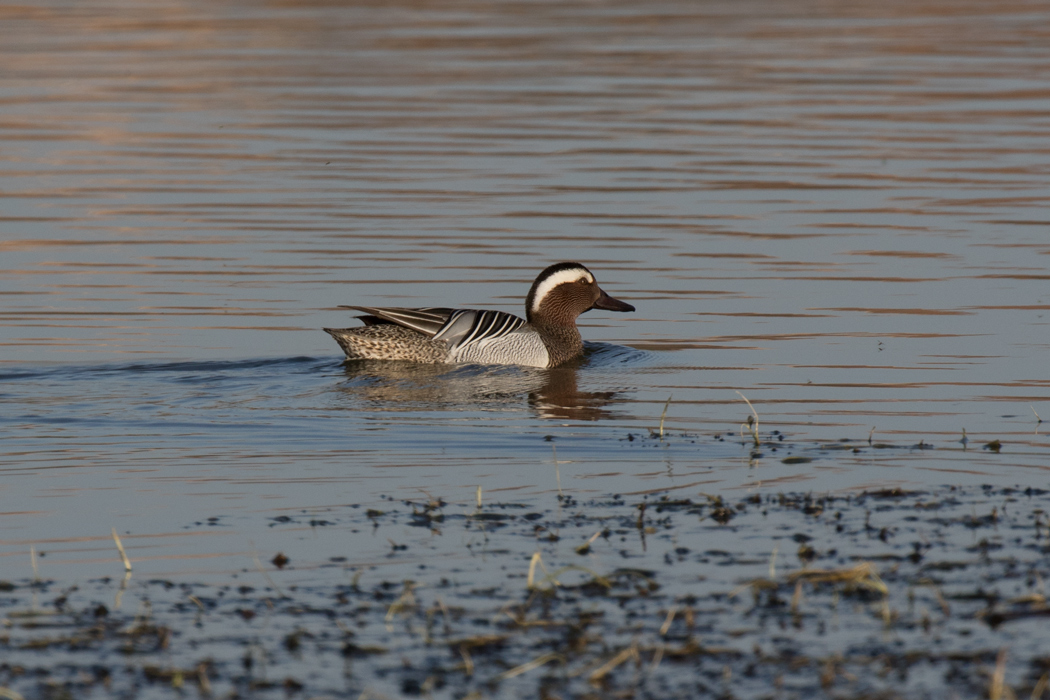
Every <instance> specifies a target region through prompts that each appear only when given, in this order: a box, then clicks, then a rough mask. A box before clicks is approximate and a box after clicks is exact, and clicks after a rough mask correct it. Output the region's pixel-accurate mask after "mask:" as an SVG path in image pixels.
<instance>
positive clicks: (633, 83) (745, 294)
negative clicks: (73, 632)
mask: <svg viewBox="0 0 1050 700" xmlns="http://www.w3.org/2000/svg"><path fill="white" fill-rule="evenodd" d="M0 18H2V21H0V65H3V66H4V70H3V80H2V81H0V103H2V105H3V108H2V110H0V149H2V151H3V153H4V158H3V163H2V164H0V299H2V303H0V512H2V517H0V557H3V561H4V562H5V566H4V573H3V577H5V578H11V579H19V578H25V577H30V576H31V575H32V571H31V569H30V557H29V552H28V550H29V546H30V545H33V546H34V547H35V548H36V549H37V550H41V549H43V550H46V556H45V558H43V559H41V560H40V561H39V562H38V564H39V565H40V566H41V567H42V569H43V571H44V574H45V575H46V576H50V577H56V578H59V579H62V580H66V579H70V578H75V579H78V580H79V579H83V578H84V577H92V576H106V575H115V570H117V571H119V564H118V563H117V561H118V560H117V559H116V556H115V552H114V551H113V547H112V545H111V540H110V535H109V533H110V528H116V529H117V531H119V532H120V533H123V534H124V535H125V537H126V542H127V544H128V547H129V549H130V550H131V553H132V558H133V560H135V562H136V564H135V566H136V572H137V574H138V572H142V575H143V576H146V577H148V576H152V575H155V576H163V577H170V578H179V577H185V578H188V579H193V580H208V581H219V580H223V579H224V577H226V576H228V575H229V574H230V572H233V571H238V570H240V569H241V568H242V567H244V566H251V565H252V564H251V559H252V556H254V555H253V553H254V552H257V551H266V552H269V551H270V550H275V549H278V548H280V547H282V546H287V544H288V543H287V542H284V541H282V540H281V539H280V536H279V535H276V534H274V533H273V532H272V531H271V530H269V529H267V528H265V527H262V526H260V523H265V522H267V521H266V520H265V518H268V517H275V515H276V514H280V513H292V512H294V513H301V512H303V511H304V510H305V511H307V512H324V510H325V509H326V508H328V507H336V506H339V507H342V506H346V505H347V504H357V505H361V506H365V507H367V506H369V505H370V504H371V505H374V504H376V503H381V502H382V497H384V496H392V497H395V498H426V497H433V498H443V499H446V500H447V501H449V502H452V503H457V504H464V507H466V506H467V505H469V504H472V503H473V501H474V499H475V492H476V489H477V487H478V486H479V485H480V486H482V488H483V490H484V493H485V494H486V497H488V498H493V499H513V500H520V501H524V502H529V503H536V502H545V501H544V499H548V500H549V499H550V498H551V497H552V496H553V495H554V494H556V493H557V492H558V490H559V484H560V488H561V489H562V490H563V491H565V492H568V493H572V494H575V495H577V496H581V497H583V496H588V497H590V496H594V497H601V496H604V495H608V494H611V493H619V494H636V495H641V494H645V493H657V492H660V491H664V490H670V491H671V492H673V493H677V494H681V495H682V496H683V497H691V498H693V497H696V496H697V494H698V493H699V492H704V493H712V494H714V493H720V494H727V495H728V494H742V493H751V492H755V491H757V492H759V493H763V494H770V493H776V492H779V491H783V490H791V491H803V492H805V491H812V492H820V493H824V492H835V493H845V492H855V491H857V490H860V489H865V488H882V487H887V486H903V487H906V488H917V489H939V488H942V487H945V486H948V485H969V486H976V485H980V484H992V485H995V486H997V487H1004V486H1014V485H1020V486H1022V487H1023V486H1028V485H1032V486H1046V484H1047V482H1048V476H1050V475H1048V469H1050V468H1048V466H1047V464H1048V463H1047V454H1048V452H1050V450H1048V448H1050V440H1048V439H1047V437H1046V432H1047V430H1046V429H1045V424H1041V423H1040V421H1039V416H1042V417H1044V418H1050V380H1048V374H1047V370H1046V366H1047V365H1046V358H1047V356H1048V355H1047V351H1048V342H1050V341H1048V337H1047V325H1048V320H1050V319H1048V312H1050V291H1048V287H1047V280H1048V279H1050V271H1048V263H1050V219H1048V217H1047V215H1046V211H1047V205H1048V204H1050V194H1048V193H1050V168H1048V167H1047V165H1046V163H1047V157H1048V151H1050V149H1048V147H1047V144H1048V143H1050V140H1048V136H1050V117H1048V115H1050V79H1048V76H1050V12H1048V11H1047V9H1046V7H1045V4H1044V3H1041V2H1036V1H1034V0H1033V1H1031V2H1024V1H1016V2H1015V1H1012V0H1011V1H1009V2H1000V3H994V4H988V3H983V2H976V1H971V2H950V3H949V2H936V1H930V2H907V3H905V2H895V3H891V4H889V5H887V4H885V3H882V4H880V5H878V6H870V7H868V6H864V7H860V6H856V7H838V6H831V5H827V4H824V3H819V2H792V3H783V2H766V1H761V0H755V1H753V2H742V3H680V2H659V3H646V4H643V5H638V4H637V3H619V2H613V3H601V4H583V5H579V4H564V3H546V2H501V3H474V2H469V1H467V2H462V3H453V4H440V5H428V4H418V3H402V4H394V5H389V4H375V5H360V6H354V7H345V6H342V5H340V4H338V3H324V2H306V3H279V2H274V3H263V4H260V3H247V2H233V1H231V2H211V3H192V2H191V3H174V2H168V3H165V2H160V3H151V4H150V6H149V7H148V8H146V7H145V6H141V5H139V4H136V3H126V2H120V1H114V2H89V3H81V4H78V5H77V6H76V7H75V8H71V7H69V6H67V5H66V4H64V3H54V2H50V3H49V2H37V3H34V4H33V5H31V6H19V7H12V8H8V9H6V10H0ZM562 260H578V261H581V262H583V263H585V264H586V265H588V267H589V268H590V269H591V270H592V271H593V272H594V273H595V274H596V276H597V278H598V281H599V282H600V283H601V285H602V286H603V287H604V288H605V289H606V290H607V291H608V292H609V293H610V294H612V295H613V296H615V297H617V298H620V299H623V300H624V301H627V302H629V303H632V304H634V305H635V306H636V307H637V309H638V311H637V312H636V313H634V314H609V313H605V312H591V313H588V314H587V315H586V316H584V317H583V318H582V319H581V327H582V331H583V334H584V337H585V338H586V339H587V340H588V341H589V350H588V356H587V357H586V358H585V359H584V361H582V362H581V363H579V364H577V365H574V366H572V367H567V368H560V369H557V370H551V371H542V370H529V369H522V368H488V367H453V368H448V367H443V368H432V367H405V366H376V365H363V366H349V365H343V364H342V363H341V356H340V352H339V349H338V347H337V346H336V345H335V343H334V342H332V340H331V339H330V338H329V337H328V336H327V335H326V334H324V333H323V332H321V331H320V330H319V329H320V328H321V327H324V326H340V325H344V324H345V325H350V324H352V323H354V322H353V321H351V319H350V318H349V314H348V313H347V312H346V311H345V310H341V309H338V308H336V307H337V306H338V305H339V304H366V305H377V306H381V305H397V306H426V305H433V304H441V305H446V304H447V305H455V304H461V305H465V306H474V307H483V308H484V307H488V308H497V309H501V310H505V311H511V312H515V313H521V312H522V309H521V307H522V302H523V298H524V295H525V292H526V291H527V289H528V286H529V284H530V283H531V281H532V279H533V278H534V277H535V274H536V273H537V272H538V271H539V270H540V269H542V268H543V267H545V266H546V265H547V264H549V263H552V262H557V261H562ZM738 392H739V393H738ZM740 394H743V395H744V396H746V397H747V399H748V400H750V401H751V403H752V404H753V406H754V408H755V410H756V411H757V413H758V415H759V421H760V422H759V430H760V432H761V434H762V435H763V439H764V440H765V439H770V440H773V441H776V439H777V435H773V434H771V432H770V431H774V430H775V431H779V432H778V434H779V435H783V436H785V437H786V438H787V439H786V444H787V445H788V446H787V447H785V448H783V449H782V450H780V451H778V452H776V453H774V452H771V451H770V450H769V449H764V450H762V454H761V456H760V457H757V458H756V457H754V456H753V455H752V454H751V449H750V445H749V442H750V438H746V436H745V438H746V439H742V438H741V437H740V431H741V423H742V421H744V420H745V419H746V418H747V416H748V415H749V414H750V413H751V410H750V409H749V407H748V405H747V404H746V403H745V402H744V400H743V399H742V397H741V396H740ZM671 396H673V398H672V399H671V403H670V405H669V406H668V408H667V413H666V421H665V428H666V430H667V431H668V432H669V433H670V435H671V436H673V438H674V439H673V440H668V441H664V443H658V442H653V441H646V440H642V439H641V438H642V437H643V436H648V435H649V433H650V431H651V430H655V429H657V426H658V424H659V422H660V416H661V413H662V411H663V410H664V406H665V404H666V402H667V400H668V397H671ZM964 430H965V433H964V432H963V431H964ZM629 435H630V436H631V437H630V439H629V438H628V436H629ZM683 436H684V437H683ZM964 436H965V438H966V440H967V441H968V442H966V443H963V442H960V440H962V439H963V438H964ZM636 438H637V439H636ZM869 438H870V440H871V443H872V444H876V443H879V442H882V443H886V444H892V445H894V446H895V448H894V449H882V450H875V449H870V448H868V447H867V446H868V441H869ZM843 439H848V440H850V441H852V442H851V443H850V444H851V445H852V446H857V447H858V449H860V450H861V451H859V452H856V453H854V452H851V451H842V450H830V449H827V447H828V446H829V445H831V444H833V443H835V442H836V441H839V440H843ZM992 440H999V441H1001V444H1002V449H1001V451H999V452H996V451H992V450H990V449H982V445H984V444H985V443H989V442H991V441H992ZM552 445H553V446H556V449H557V453H556V457H555V453H554V451H553V449H552ZM916 445H921V446H922V448H926V447H930V446H932V447H934V448H935V449H920V448H917V447H914V446H916ZM799 455H803V456H807V457H809V458H811V459H812V461H807V462H796V463H791V464H785V463H784V462H782V461H781V460H782V459H783V458H784V457H786V456H799ZM208 518H217V519H218V520H215V521H211V523H212V524H211V525H209V524H208V523H209V521H208ZM196 523H201V525H200V526H198V525H196ZM216 523H221V525H220V524H216ZM136 538H139V539H138V540H136ZM274 538H276V539H274ZM322 539H323V538H322ZM296 546H297V547H299V548H300V549H299V552H300V554H299V556H300V557H305V558H307V559H310V558H313V559H314V560H318V561H320V560H323V559H325V558H326V557H328V556H331V552H330V551H329V550H328V549H327V548H328V547H329V544H328V543H327V542H325V541H321V540H312V539H309V538H307V539H306V540H305V541H303V542H298V541H297V544H296Z"/></svg>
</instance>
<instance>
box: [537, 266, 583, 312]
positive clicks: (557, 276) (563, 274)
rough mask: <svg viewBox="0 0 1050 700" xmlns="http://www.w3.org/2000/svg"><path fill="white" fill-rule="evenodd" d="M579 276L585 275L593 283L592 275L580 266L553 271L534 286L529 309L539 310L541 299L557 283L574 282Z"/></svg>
mask: <svg viewBox="0 0 1050 700" xmlns="http://www.w3.org/2000/svg"><path fill="white" fill-rule="evenodd" d="M581 277H586V278H587V280H588V281H589V282H590V283H591V284H594V275H592V274H591V273H590V272H588V271H587V270H584V269H583V268H580V267H572V268H569V269H568V270H559V271H558V272H555V273H554V274H553V275H551V276H550V277H548V278H547V279H545V280H543V282H541V283H540V286H539V287H537V288H536V296H535V297H533V299H532V308H531V309H530V311H531V312H532V313H536V312H537V311H539V309H540V306H541V305H542V304H543V300H544V299H545V298H546V296H547V295H548V294H550V292H551V290H552V289H554V288H555V287H557V286H558V285H559V284H565V283H566V282H575V281H576V280H578V279H580V278H581Z"/></svg>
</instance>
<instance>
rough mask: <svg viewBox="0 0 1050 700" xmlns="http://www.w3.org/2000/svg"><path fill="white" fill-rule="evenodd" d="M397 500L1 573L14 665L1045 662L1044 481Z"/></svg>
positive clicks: (804, 679) (386, 667)
mask: <svg viewBox="0 0 1050 700" xmlns="http://www.w3.org/2000/svg"><path fill="white" fill-rule="evenodd" d="M385 508H386V510H384V511H383V512H379V511H374V510H367V509H361V508H358V507H356V506H347V507H345V508H342V509H339V508H333V509H332V510H331V511H330V512H329V513H326V517H327V518H328V520H327V521H326V522H327V523H328V528H326V532H330V531H332V530H333V529H334V530H338V528H345V529H346V531H347V532H354V531H367V532H373V531H375V536H374V538H373V539H374V544H373V545H372V549H370V550H368V551H359V550H350V549H340V550H339V551H329V552H326V553H325V557H324V559H323V560H322V561H318V562H309V561H305V560H304V559H303V558H302V557H301V556H300V555H299V554H297V553H296V552H290V554H291V556H292V557H293V558H296V562H297V567H295V568H290V567H285V568H284V569H282V570H278V569H276V568H275V569H270V570H269V573H268V574H266V577H265V578H264V577H263V575H262V574H261V573H259V574H258V577H257V578H251V579H250V580H248V579H249V577H250V576H252V575H254V574H256V573H258V572H256V571H254V570H252V569H245V570H244V571H242V572H240V573H241V575H242V576H241V578H240V579H239V580H233V578H236V577H232V578H231V580H230V581H229V583H228V584H208V585H205V584H203V583H196V582H192V581H183V582H179V581H170V580H161V579H154V580H143V581H137V580H136V579H135V578H134V577H132V578H131V579H130V581H121V580H118V579H108V578H107V579H100V580H93V581H86V582H79V583H77V584H76V585H72V584H67V583H62V582H58V581H41V582H35V581H30V580H22V581H2V582H0V614H2V615H3V619H4V627H3V629H2V631H0V687H3V688H9V689H11V690H12V691H15V692H17V693H20V694H21V695H22V696H24V697H26V698H38V697H39V698H60V697H77V698H81V697H99V698H108V697H122V698H138V697H150V698H152V697H158V698H166V697H172V698H174V697H185V696H186V693H187V692H188V693H189V694H190V696H191V697H196V696H197V695H198V694H200V695H203V696H206V697H217V698H218V697H222V698H233V697H252V698H282V699H283V698H287V697H360V696H361V695H362V694H364V695H365V697H400V696H410V697H411V696H419V697H434V698H457V699H458V698H498V697H546V698H555V697H557V698H595V699H597V698H612V697H615V698H660V699H665V698H696V697H718V698H799V697H807V698H841V697H869V698H875V697H887V698H888V697H893V698H923V699H924V700H925V699H927V698H949V697H988V696H989V692H990V684H991V683H993V682H994V678H996V677H997V675H996V673H997V671H996V669H997V664H999V665H1000V666H1001V673H1002V675H1001V678H1002V683H1003V684H1004V687H1009V688H1010V689H1012V691H1013V692H1014V694H1015V695H1016V696H1017V697H1029V696H1030V695H1031V693H1032V691H1033V689H1037V688H1038V687H1039V684H1040V683H1046V682H1047V679H1050V676H1048V674H1050V656H1047V654H1046V652H1045V650H1046V649H1047V648H1048V647H1050V605H1048V604H1047V600H1046V590H1045V582H1046V580H1047V579H1048V578H1050V518H1048V516H1047V513H1050V493H1048V492H1047V491H1045V490H1038V489H1031V488H1029V489H1022V488H1018V489H991V488H974V489H963V488H958V487H946V488H944V489H940V490H936V491H909V490H903V489H899V488H894V489H879V490H872V491H868V492H864V493H856V494H849V495H829V494H813V493H783V494H770V493H766V494H760V493H757V492H756V493H750V494H741V495H739V496H737V497H733V498H730V497H727V496H726V495H724V494H723V495H721V496H715V495H706V494H703V493H692V494H678V493H676V494H674V495H662V496H650V497H621V496H613V497H609V498H603V499H597V500H593V501H586V502H585V501H581V500H577V499H574V498H570V497H562V498H558V499H554V498H552V499H551V504H550V507H543V506H541V505H540V504H537V503H524V504H522V503H506V504H500V503H492V504H486V505H484V506H482V507H481V508H477V507H476V506H475V504H473V503H471V504H449V503H446V502H445V501H442V500H433V499H431V500H426V501H419V502H414V501H407V502H400V503H399V502H397V501H394V500H389V501H387V504H386V506H385ZM260 518H261V516H260ZM263 522H266V523H269V524H271V525H272V526H277V527H281V526H287V527H296V526H303V525H305V524H307V519H303V520H302V521H297V519H295V518H291V517H287V516H276V517H272V518H269V519H268V520H264V521H263ZM384 531H385V532H386V534H385V535H384ZM284 557H285V555H278V557H274V560H273V562H272V563H273V564H274V566H275V567H279V566H281V565H282V564H279V563H278V561H277V560H278V558H282V559H283V558H284ZM376 562H382V563H376ZM287 563H288V562H287V559H284V561H283V564H287ZM270 576H272V577H273V579H272V580H271V579H270V578H269V577H270ZM246 580H248V582H247V583H246V582H245V581H246ZM249 583H250V584H252V585H249ZM273 584H276V585H279V586H281V590H277V589H276V588H274V585H273ZM1004 649H1005V652H1004V651H1003V650H1004ZM1004 653H1005V656H1003V655H1002V654H1004ZM1004 697H1005V696H1004Z"/></svg>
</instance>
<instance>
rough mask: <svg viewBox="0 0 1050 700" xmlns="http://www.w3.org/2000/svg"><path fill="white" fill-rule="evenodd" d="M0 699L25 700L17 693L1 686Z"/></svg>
mask: <svg viewBox="0 0 1050 700" xmlns="http://www.w3.org/2000/svg"><path fill="white" fill-rule="evenodd" d="M0 698H6V699H7V700H25V698H23V697H22V694H21V693H19V692H18V691H15V690H11V689H10V688H5V687H3V686H0Z"/></svg>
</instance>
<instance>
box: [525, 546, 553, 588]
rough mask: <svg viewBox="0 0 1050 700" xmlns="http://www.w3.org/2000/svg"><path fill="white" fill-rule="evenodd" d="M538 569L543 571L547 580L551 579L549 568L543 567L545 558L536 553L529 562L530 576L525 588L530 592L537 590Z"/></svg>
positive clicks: (526, 580)
mask: <svg viewBox="0 0 1050 700" xmlns="http://www.w3.org/2000/svg"><path fill="white" fill-rule="evenodd" d="M536 567H539V568H541V569H543V575H544V576H546V577H547V578H549V577H550V573H549V572H548V571H547V567H546V566H544V565H543V557H541V556H540V553H539V552H535V553H534V554H533V555H532V559H531V560H530V561H529V576H528V578H527V579H525V587H526V588H528V589H529V590H530V591H531V590H532V589H534V588H536Z"/></svg>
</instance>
